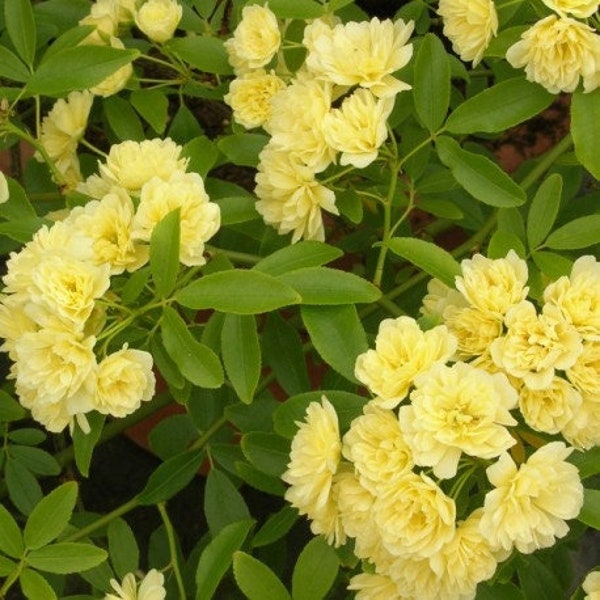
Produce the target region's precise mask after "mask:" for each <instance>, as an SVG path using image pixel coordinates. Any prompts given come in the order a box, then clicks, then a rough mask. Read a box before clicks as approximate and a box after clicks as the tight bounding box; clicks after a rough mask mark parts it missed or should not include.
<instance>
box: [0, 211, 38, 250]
mask: <svg viewBox="0 0 600 600" xmlns="http://www.w3.org/2000/svg"><path fill="white" fill-rule="evenodd" d="M44 224H45V221H44V219H41V218H40V217H29V218H25V219H19V220H18V221H8V222H6V223H0V234H4V235H6V236H8V237H9V238H11V239H12V240H15V241H17V242H21V243H22V244H25V243H26V242H28V241H29V240H30V239H31V238H32V237H33V234H34V233H36V231H37V230H38V229H39V228H40V227H41V226H42V225H44Z"/></svg>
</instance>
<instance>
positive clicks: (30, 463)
mask: <svg viewBox="0 0 600 600" xmlns="http://www.w3.org/2000/svg"><path fill="white" fill-rule="evenodd" d="M10 451H11V454H12V457H13V458H14V459H15V460H17V461H19V462H20V463H21V464H22V465H23V466H24V467H25V468H26V469H28V470H29V471H31V472H32V473H33V474H34V475H58V474H59V473H60V471H61V469H60V465H59V464H58V462H57V461H56V459H55V458H54V456H52V454H50V453H49V452H46V450H42V449H41V448H31V447H30V446H20V445H18V444H15V445H13V446H12V447H11V449H10Z"/></svg>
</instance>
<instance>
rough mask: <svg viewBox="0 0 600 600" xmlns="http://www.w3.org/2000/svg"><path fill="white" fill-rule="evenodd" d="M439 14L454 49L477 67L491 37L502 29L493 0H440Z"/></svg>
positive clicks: (462, 57) (445, 33)
mask: <svg viewBox="0 0 600 600" xmlns="http://www.w3.org/2000/svg"><path fill="white" fill-rule="evenodd" d="M438 14H439V15H440V16H441V17H442V20H443V22H444V35H445V36H446V37H447V38H448V39H449V40H450V41H451V42H452V49H453V50H454V52H456V54H458V55H459V56H460V58H461V59H462V60H464V61H472V62H473V66H474V67H475V66H476V65H477V64H478V63H479V62H480V61H481V59H482V58H483V53H484V52H485V50H486V48H487V47H488V45H489V43H490V41H491V39H492V38H493V37H494V36H495V35H496V34H497V33H498V14H497V13H496V5H495V4H494V2H493V0H440V2H439V7H438Z"/></svg>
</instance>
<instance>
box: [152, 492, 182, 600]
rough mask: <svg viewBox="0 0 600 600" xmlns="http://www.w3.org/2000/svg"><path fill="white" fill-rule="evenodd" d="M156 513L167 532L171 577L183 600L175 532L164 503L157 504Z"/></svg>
mask: <svg viewBox="0 0 600 600" xmlns="http://www.w3.org/2000/svg"><path fill="white" fill-rule="evenodd" d="M157 508H158V512H159V513H160V516H161V518H162V521H163V524H164V526H165V530H166V532H167V540H168V543H169V553H170V555H171V563H170V564H171V566H172V567H173V575H175V581H176V582H177V589H178V590H179V598H180V600H185V598H186V595H185V586H184V585H183V578H182V577H181V571H180V569H179V561H178V559H177V546H176V544H175V532H174V530H173V524H172V523H171V519H169V514H168V513H167V509H166V506H165V503H164V502H159V503H158V504H157Z"/></svg>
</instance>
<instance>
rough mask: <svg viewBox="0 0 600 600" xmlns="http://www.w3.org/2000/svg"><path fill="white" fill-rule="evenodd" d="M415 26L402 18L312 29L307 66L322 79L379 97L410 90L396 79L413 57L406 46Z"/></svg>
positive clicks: (408, 86)
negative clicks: (366, 89) (364, 89)
mask: <svg viewBox="0 0 600 600" xmlns="http://www.w3.org/2000/svg"><path fill="white" fill-rule="evenodd" d="M413 28H414V23H413V22H412V21H410V22H409V23H405V22H404V21H403V20H402V19H398V20H397V21H396V22H392V21H391V20H389V19H386V20H384V21H380V20H379V19H378V18H377V17H374V18H373V19H371V21H364V22H360V23H359V22H355V21H352V22H350V23H346V24H337V25H335V26H334V27H328V26H327V25H326V24H319V25H318V29H315V30H311V31H310V36H309V38H308V39H309V44H308V49H309V51H308V55H307V57H306V67H307V69H308V70H309V71H310V72H311V73H313V74H314V75H315V76H316V77H318V78H319V79H323V80H325V81H330V82H332V83H335V84H337V85H342V86H348V87H351V86H355V85H359V86H361V87H364V88H368V89H370V90H371V92H372V93H373V94H374V95H375V96H377V97H380V98H383V97H391V96H395V95H396V94H397V93H398V92H402V91H404V90H409V89H410V88H411V86H410V85H408V84H407V83H405V82H403V81H400V80H399V79H396V78H395V77H393V75H392V73H395V72H396V71H398V70H400V69H401V68H402V67H404V66H405V65H406V64H407V63H408V62H409V60H410V59H411V57H412V52H413V48H412V44H407V42H408V39H409V38H410V36H411V34H412V32H413Z"/></svg>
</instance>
